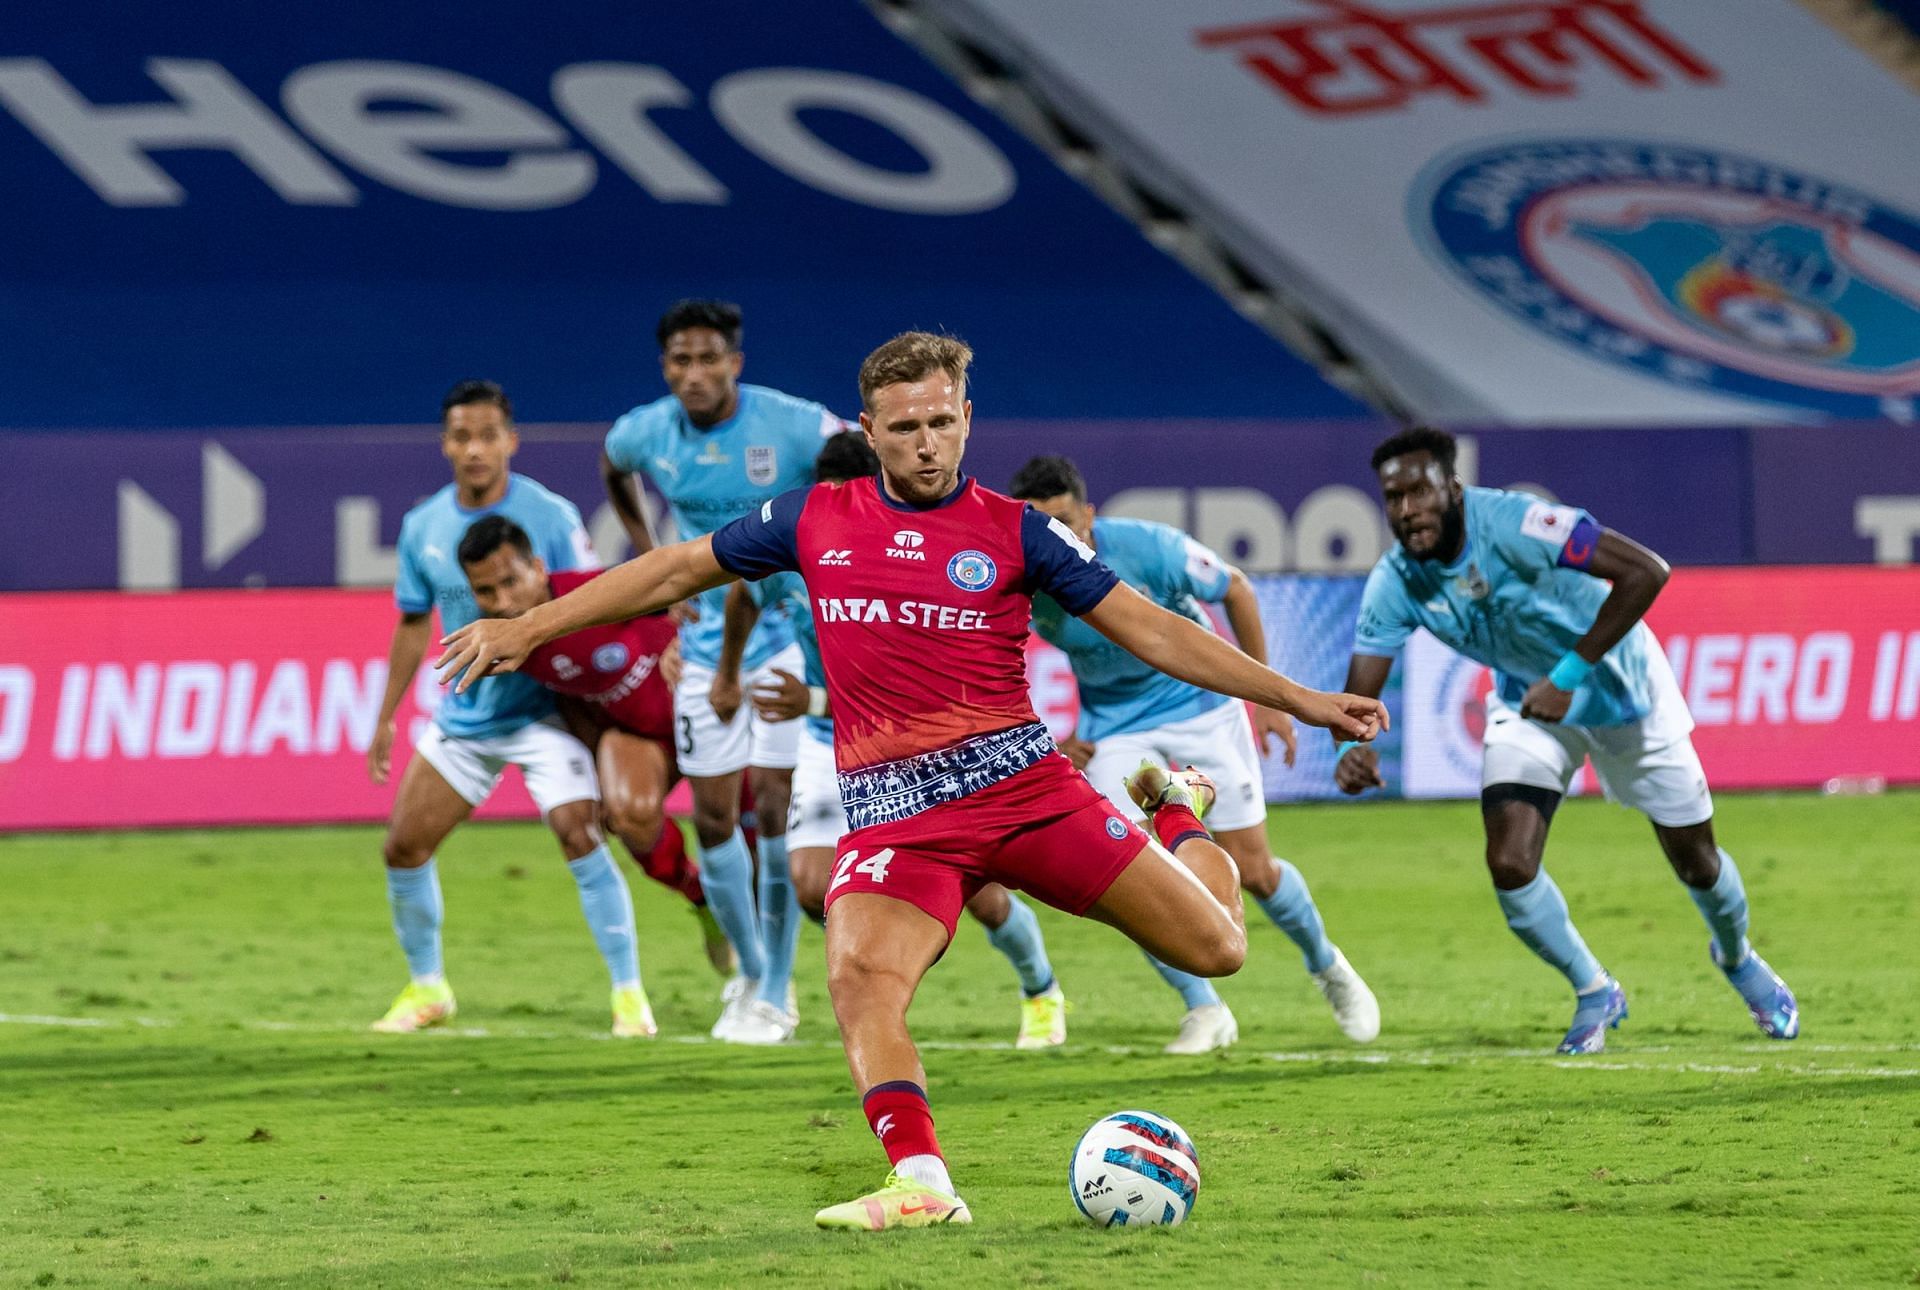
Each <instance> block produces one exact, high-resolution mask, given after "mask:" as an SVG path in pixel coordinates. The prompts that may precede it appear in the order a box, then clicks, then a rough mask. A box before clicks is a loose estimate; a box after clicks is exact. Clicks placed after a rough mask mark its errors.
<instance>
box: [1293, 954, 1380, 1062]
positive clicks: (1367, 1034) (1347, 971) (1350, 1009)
mask: <svg viewBox="0 0 1920 1290" xmlns="http://www.w3.org/2000/svg"><path fill="white" fill-rule="evenodd" d="M1310 975H1311V976H1312V977H1313V983H1314V984H1315V985H1316V986H1319V987H1320V994H1321V995H1322V997H1324V998H1325V999H1326V1001H1327V1006H1328V1007H1330V1008H1332V1009H1333V1019H1334V1021H1335V1022H1337V1023H1338V1024H1339V1026H1340V1033H1341V1034H1343V1035H1345V1036H1346V1037H1347V1038H1348V1039H1351V1040H1352V1041H1353V1042H1354V1043H1356V1044H1370V1043H1372V1042H1373V1041H1374V1040H1376V1039H1378V1038H1379V1037H1380V1001H1379V1000H1378V999H1375V998H1374V997H1373V991H1372V990H1369V989H1368V988H1367V983H1366V982H1365V981H1362V980H1361V979H1360V974H1359V973H1358V972H1355V971H1354V970H1353V964H1351V963H1349V962H1347V956H1346V955H1344V954H1342V953H1341V952H1340V947H1339V946H1337V945H1336V946H1334V948H1333V965H1332V966H1331V967H1329V968H1327V970H1326V971H1324V972H1314V973H1311V974H1310Z"/></svg>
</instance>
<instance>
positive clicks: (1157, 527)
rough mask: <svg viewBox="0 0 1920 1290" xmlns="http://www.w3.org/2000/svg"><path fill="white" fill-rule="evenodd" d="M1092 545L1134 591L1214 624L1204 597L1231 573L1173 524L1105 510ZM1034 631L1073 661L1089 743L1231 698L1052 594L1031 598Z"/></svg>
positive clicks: (1217, 593)
mask: <svg viewBox="0 0 1920 1290" xmlns="http://www.w3.org/2000/svg"><path fill="white" fill-rule="evenodd" d="M1093 549H1094V551H1095V553H1096V554H1098V555H1099V557H1100V559H1101V560H1102V561H1104V562H1105V563H1106V565H1107V567H1108V568H1110V569H1112V570H1113V571H1114V572H1115V573H1116V574H1118V575H1119V576H1120V580H1121V581H1122V582H1125V583H1127V584H1128V585H1129V586H1131V587H1132V588H1133V589H1134V590H1135V591H1138V592H1139V593H1140V594H1141V595H1143V596H1145V597H1146V598H1147V599H1149V600H1151V601H1153V602H1154V603H1155V604H1157V605H1163V606H1165V607H1166V608H1168V609H1171V610H1172V611H1173V612H1174V613H1176V614H1180V615H1182V616H1183V617H1186V618H1191V619H1193V621H1195V622H1197V623H1199V624H1200V625H1201V626H1203V627H1205V628H1207V629H1208V630H1209V631H1211V630H1212V629H1213V623H1212V621H1211V620H1209V619H1208V617H1207V613H1206V611H1205V610H1204V609H1202V608H1200V602H1201V601H1207V602H1209V603H1212V604H1218V603H1219V602H1220V601H1222V600H1224V599H1226V596H1227V587H1228V586H1229V585H1230V583H1231V580H1232V574H1231V572H1230V570H1229V569H1228V566H1227V564H1226V562H1225V561H1223V560H1221V558H1220V557H1219V556H1217V555H1215V554H1214V553H1213V552H1212V551H1209V550H1208V549H1207V548H1206V547H1204V546H1201V545H1200V544H1199V543H1198V542H1196V541H1194V540H1193V539H1192V538H1190V537H1188V536H1187V535H1186V534H1185V533H1182V532H1181V531H1180V530H1179V529H1176V528H1173V527H1172V526H1170V525H1166V524H1155V523H1153V522H1151V521H1149V520H1127V519H1110V518H1108V517H1106V516H1104V515H1102V516H1095V517H1094V521H1093ZM1033 629H1034V631H1036V632H1038V633H1039V634H1040V636H1041V638H1042V639H1044V640H1046V641H1047V642H1048V643H1050V644H1052V645H1054V646H1057V647H1058V648H1059V649H1060V650H1061V651H1063V652H1064V653H1065V654H1066V656H1067V661H1068V662H1069V663H1071V664H1072V665H1073V678H1074V680H1075V681H1077V682H1079V685H1080V724H1079V726H1078V728H1077V729H1076V730H1075V732H1074V733H1075V734H1077V735H1078V736H1079V737H1080V738H1082V739H1085V740H1087V741H1088V742H1089V743H1099V742H1100V741H1101V740H1102V739H1105V738H1106V737H1107V736H1109V735H1124V734H1132V733H1134V732H1136V731H1141V730H1156V729H1158V728H1159V727H1161V726H1168V725H1172V724H1173V723H1174V722H1176V721H1185V720H1187V719H1188V718H1190V717H1197V716H1199V715H1200V714H1201V713H1203V712H1212V711H1213V710H1214V709H1215V708H1218V707H1220V706H1221V705H1222V704H1226V703H1231V702H1233V700H1232V699H1229V698H1228V697H1227V696H1226V695H1224V694H1215V693H1213V692H1212V691H1211V690H1202V689H1200V688H1199V687H1198V686H1194V685H1188V684H1187V683H1186V682H1185V681H1176V680H1174V679H1173V678H1172V677H1170V676H1168V675H1167V674H1166V673H1164V672H1158V671H1155V670H1154V669H1153V668H1152V667H1150V666H1149V665H1147V664H1146V663H1143V662H1141V661H1140V660H1139V659H1137V658H1135V657H1134V656H1133V655H1132V654H1129V653H1128V652H1127V651H1126V650H1124V649H1121V648H1120V647H1119V646H1118V645H1115V644H1114V643H1113V642H1112V641H1110V640H1108V639H1107V638H1106V637H1105V636H1102V635H1101V634H1100V633H1099V632H1097V631H1095V630H1094V629H1093V628H1092V627H1089V626H1088V625H1087V624H1086V623H1083V622H1081V621H1080V620H1079V619H1078V618H1076V617H1074V616H1073V615H1072V614H1069V613H1068V612H1067V611H1066V610H1064V609H1062V608H1061V607H1060V606H1059V604H1057V603H1056V602H1055V601H1054V599H1053V598H1052V597H1051V596H1035V597H1034V598H1033Z"/></svg>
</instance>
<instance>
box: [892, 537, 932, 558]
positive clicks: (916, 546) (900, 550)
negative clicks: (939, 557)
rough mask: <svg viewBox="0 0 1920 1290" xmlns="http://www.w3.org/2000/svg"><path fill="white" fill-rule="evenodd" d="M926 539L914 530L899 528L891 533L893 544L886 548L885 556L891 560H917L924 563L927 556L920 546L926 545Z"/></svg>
mask: <svg viewBox="0 0 1920 1290" xmlns="http://www.w3.org/2000/svg"><path fill="white" fill-rule="evenodd" d="M926 541H927V539H926V538H924V537H922V536H921V535H920V534H918V533H916V532H914V531H913V530H912V529H901V530H900V531H899V532H897V533H895V534H894V535H893V545H892V546H890V547H888V548H887V558H888V559H891V560H919V561H921V562H922V563H925V561H926V558H927V556H926V553H925V552H924V551H922V550H920V548H921V547H922V546H924V545H926Z"/></svg>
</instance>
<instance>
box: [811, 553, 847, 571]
mask: <svg viewBox="0 0 1920 1290" xmlns="http://www.w3.org/2000/svg"><path fill="white" fill-rule="evenodd" d="M814 563H815V564H829V565H838V566H839V567H841V568H843V569H845V568H851V567H852V566H853V552H852V551H850V550H841V551H822V552H821V553H820V558H819V559H818V560H815V561H814Z"/></svg>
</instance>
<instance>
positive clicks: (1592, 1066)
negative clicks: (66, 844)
mask: <svg viewBox="0 0 1920 1290" xmlns="http://www.w3.org/2000/svg"><path fill="white" fill-rule="evenodd" d="M179 1024H181V1023H179V1022H178V1021H174V1020H169V1019H166V1018H160V1017H135V1018H132V1019H130V1020H127V1021H122V1020H119V1019H115V1018H106V1017H60V1016H51V1015H47V1014H42V1013H11V1012H0V1025H15V1026H52V1027H59V1026H65V1027H75V1028H81V1029H89V1030H93V1029H116V1028H120V1027H123V1026H129V1025H132V1026H140V1027H147V1028H170V1027H175V1026H178V1025H179ZM209 1024H211V1025H215V1026H219V1025H221V1024H222V1023H218V1022H213V1023H209ZM238 1028H239V1029H242V1030H251V1031H257V1032H261V1033H266V1034H286V1033H300V1034H326V1035H352V1036H355V1037H366V1036H367V1031H366V1029H365V1028H364V1027H362V1026H357V1025H345V1024H328V1023H326V1022H302V1021H247V1022H240V1023H238ZM420 1038H422V1039H425V1040H426V1041H428V1042H436V1041H444V1040H453V1039H532V1040H541V1041H548V1042H562V1043H579V1042H582V1041H585V1042H589V1043H597V1042H601V1041H605V1040H609V1039H611V1038H612V1036H610V1035H608V1034H605V1033H596V1032H582V1031H577V1030H530V1029H524V1028H520V1027H505V1028H502V1027H488V1026H459V1027H447V1028H441V1029H435V1030H432V1031H429V1032H427V1033H425V1034H423V1035H421V1036H420ZM659 1042H663V1043H675V1044H695V1045H714V1046H716V1047H723V1046H724V1045H720V1044H718V1041H716V1040H714V1039H711V1038H709V1037H708V1036H706V1035H701V1034H689V1035H664V1036H661V1039H660V1041H659ZM781 1047H785V1048H832V1049H836V1050H837V1049H838V1048H839V1047H840V1044H839V1041H838V1040H824V1039H801V1040H794V1041H790V1042H789V1043H787V1044H784V1045H781ZM919 1047H921V1048H923V1049H927V1050H930V1051H934V1052H959V1053H994V1052H1012V1051H1013V1045H1012V1044H1010V1043H1006V1042H1003V1041H997V1040H975V1041H969V1040H952V1039H944V1040H943V1039H932V1040H925V1041H922V1042H921V1043H920V1045H919ZM1743 1048H1745V1049H1747V1050H1750V1051H1755V1052H1768V1053H1774V1054H1777V1055H1779V1056H1786V1055H1788V1050H1785V1049H1784V1048H1783V1046H1781V1045H1779V1044H1773V1045H1744V1046H1743ZM1076 1051H1079V1052H1083V1053H1084V1052H1098V1053H1102V1054H1106V1055H1110V1056H1116V1057H1157V1056H1160V1055H1161V1053H1160V1050H1159V1049H1158V1048H1149V1047H1131V1046H1128V1045H1125V1044H1111V1045H1102V1046H1097V1047H1096V1046H1082V1047H1080V1048H1079V1049H1077V1050H1076ZM1673 1051H1674V1050H1673V1047H1672V1046H1671V1045H1665V1044H1662V1045H1656V1046H1653V1047H1647V1048H1635V1049H1632V1050H1631V1052H1630V1053H1628V1054H1622V1055H1621V1056H1620V1057H1619V1058H1614V1057H1598V1058H1594V1057H1577V1058H1568V1057H1556V1056H1554V1055H1552V1054H1551V1053H1548V1052H1546V1051H1544V1050H1542V1049H1535V1048H1454V1049H1438V1048H1437V1049H1416V1050H1410V1051H1407V1052H1383V1051H1380V1050H1377V1049H1373V1050H1368V1049H1327V1050H1321V1049H1309V1050H1301V1051H1294V1052H1268V1053H1252V1054H1250V1055H1251V1056H1254V1057H1258V1058H1260V1059H1262V1060H1265V1061H1270V1062H1285V1063H1315V1064H1323V1065H1348V1066H1422V1067H1425V1066H1474V1065H1479V1064H1483V1063H1495V1062H1529V1063H1533V1064H1536V1065H1544V1066H1551V1067H1553V1068H1555V1069H1557V1070H1589V1071H1658V1072H1665V1073H1668V1074H1687V1075H1790V1076H1795V1077H1807V1078H1816V1079H1819V1078H1834V1077H1836V1076H1838V1077H1845V1076H1853V1077H1856V1078H1864V1079H1915V1078H1920V1067H1891V1066H1813V1065H1807V1064H1803V1063H1796V1064H1792V1065H1786V1064H1780V1065H1766V1064H1758V1063H1756V1064H1753V1065H1742V1066H1734V1065H1726V1064H1716V1063H1709V1062H1688V1061H1661V1062H1650V1061H1641V1060H1637V1059H1638V1058H1641V1057H1645V1056H1652V1055H1656V1054H1661V1053H1671V1052H1673ZM1791 1052H1792V1053H1794V1054H1795V1055H1798V1054H1802V1053H1822V1054H1828V1053H1843V1054H1844V1053H1856V1054H1862V1055H1864V1054H1868V1053H1901V1052H1920V1044H1807V1045H1798V1044H1796V1045H1795V1046H1794V1048H1793V1049H1792V1050H1791ZM1040 1060H1045V1059H1044V1058H1041V1059H1040Z"/></svg>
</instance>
